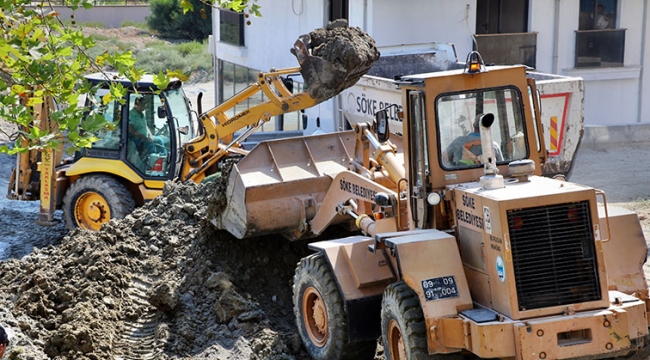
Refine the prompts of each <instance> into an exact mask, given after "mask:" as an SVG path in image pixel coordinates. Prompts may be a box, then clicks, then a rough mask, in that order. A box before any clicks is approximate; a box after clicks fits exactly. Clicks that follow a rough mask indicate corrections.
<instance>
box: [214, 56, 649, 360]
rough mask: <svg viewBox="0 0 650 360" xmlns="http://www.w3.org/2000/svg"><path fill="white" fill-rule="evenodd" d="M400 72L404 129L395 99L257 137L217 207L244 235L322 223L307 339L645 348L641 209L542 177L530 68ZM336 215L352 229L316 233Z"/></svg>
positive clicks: (470, 62)
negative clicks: (467, 124)
mask: <svg viewBox="0 0 650 360" xmlns="http://www.w3.org/2000/svg"><path fill="white" fill-rule="evenodd" d="M399 83H400V89H401V94H402V98H401V102H402V103H401V106H402V110H401V111H400V112H399V117H400V119H401V121H402V124H403V129H401V131H400V132H401V133H402V134H403V137H397V136H394V134H391V135H390V138H389V134H390V131H389V129H388V127H389V125H388V119H387V118H388V116H387V111H390V110H392V109H388V110H387V109H384V110H382V111H380V112H378V113H377V114H376V116H375V119H374V121H372V122H370V123H358V124H355V125H354V126H353V130H351V131H347V132H340V133H332V134H324V135H316V136H309V137H299V138H292V139H282V140H274V141H266V142H261V143H260V144H258V146H257V147H255V148H254V149H253V150H252V151H251V152H250V153H248V154H247V155H246V156H244V157H243V158H242V159H241V160H240V161H239V162H238V163H237V164H235V165H234V166H233V168H232V172H231V173H230V175H229V177H228V186H227V190H226V198H227V199H228V202H227V204H226V205H225V208H223V209H222V211H221V212H218V213H215V215H214V217H213V219H212V220H211V221H212V223H213V224H214V225H215V226H216V227H217V228H219V229H224V230H226V231H228V232H230V233H231V234H233V235H234V236H236V237H238V238H240V239H242V238H248V237H253V236H264V235H267V234H282V235H283V236H284V237H286V238H287V239H289V240H297V239H309V238H311V239H315V241H313V242H310V243H309V247H310V248H311V249H312V250H314V252H315V253H314V254H312V255H310V256H308V257H306V258H304V259H302V260H301V261H300V262H299V264H298V266H297V268H296V272H295V277H294V282H293V312H294V315H295V318H296V326H297V329H298V332H299V334H300V337H301V339H302V342H303V345H304V347H305V349H306V351H307V352H308V353H309V354H310V356H311V357H312V358H313V359H319V360H325V359H328V360H337V359H373V358H374V356H375V349H376V344H377V340H378V338H380V339H381V344H382V345H383V351H384V356H385V358H386V359H387V360H398V359H399V360H404V359H407V360H423V359H443V358H448V357H449V358H451V357H453V358H460V357H473V358H476V357H479V358H505V359H522V360H547V359H576V358H580V359H596V358H615V357H626V358H643V357H646V356H648V354H649V351H648V349H649V347H648V341H650V338H649V337H648V304H649V301H648V289H647V284H646V279H645V277H644V273H643V269H642V266H643V264H644V263H645V261H646V256H647V245H646V242H645V239H644V237H643V233H642V231H641V226H640V224H639V220H638V218H637V215H636V214H635V213H633V212H630V211H627V210H622V209H617V208H615V207H610V206H608V205H607V201H606V196H605V194H604V193H603V192H602V191H599V190H597V189H594V188H591V187H589V186H583V185H580V184H575V183H571V182H567V181H564V180H563V179H552V178H547V177H542V176H540V175H541V164H543V163H544V162H545V160H546V159H547V151H546V145H545V143H544V136H543V134H542V133H541V131H542V129H543V126H542V125H541V117H540V105H539V104H540V101H539V100H540V99H539V94H538V92H537V90H536V86H535V81H534V79H532V78H528V77H527V74H526V69H525V67H523V66H488V67H486V66H485V65H484V63H483V61H482V59H481V57H480V54H478V53H477V52H472V53H470V54H469V56H468V58H467V61H466V63H465V67H464V68H463V69H458V70H450V71H441V72H435V73H427V74H416V75H409V76H403V77H401V78H400V80H399ZM461 115H462V116H463V117H465V118H467V119H472V121H473V124H474V127H475V132H476V133H474V134H467V132H466V131H465V129H463V128H461V127H460V126H459V122H458V119H459V118H460V117H461ZM470 135H471V136H470ZM470 137H471V138H470ZM452 153H455V154H457V155H455V156H452ZM331 226H339V227H343V228H344V229H346V230H347V231H349V232H350V236H349V237H344V238H340V239H333V240H324V241H318V236H319V235H321V234H322V233H323V232H324V230H325V229H327V228H328V227H331Z"/></svg>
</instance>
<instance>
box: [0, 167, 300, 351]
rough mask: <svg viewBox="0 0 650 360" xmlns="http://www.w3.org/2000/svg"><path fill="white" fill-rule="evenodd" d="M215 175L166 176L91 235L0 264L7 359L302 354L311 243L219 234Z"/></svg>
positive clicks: (79, 234) (219, 185)
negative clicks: (168, 179) (298, 279)
mask: <svg viewBox="0 0 650 360" xmlns="http://www.w3.org/2000/svg"><path fill="white" fill-rule="evenodd" d="M222 179H223V178H217V179H216V180H215V181H214V182H213V183H207V184H200V185H196V184H193V183H188V184H171V183H169V184H167V186H166V188H165V193H164V194H163V195H162V196H159V197H157V198H155V199H154V200H153V201H151V202H150V203H149V204H147V205H146V206H144V207H142V208H138V209H136V210H135V211H134V212H133V213H132V214H131V215H129V216H127V217H126V218H125V219H123V220H112V221H111V222H109V223H108V224H106V225H104V226H103V227H102V229H101V230H100V231H98V232H88V231H83V230H76V231H74V232H72V233H70V234H69V235H68V236H66V237H65V238H64V239H63V241H62V243H61V244H60V245H59V246H50V247H47V248H45V249H41V250H36V251H34V252H33V253H32V254H30V255H28V256H26V257H24V258H23V259H21V260H15V259H14V260H10V261H7V262H3V263H0V323H4V324H7V325H9V326H10V327H12V328H13V329H14V330H15V331H16V339H15V340H14V341H13V343H12V345H11V347H10V350H9V351H8V353H7V355H6V358H8V359H35V360H36V359H47V358H54V357H56V358H59V359H181V358H182V359H193V358H197V359H198V358H201V359H205V358H209V359H307V358H309V356H308V355H307V354H306V353H305V352H304V350H303V349H302V345H301V341H300V338H299V336H298V335H297V333H296V330H295V324H294V319H293V314H292V303H291V284H292V276H293V273H294V269H295V266H296V263H297V262H298V261H299V259H300V258H302V257H304V256H306V255H307V254H309V253H310V252H309V251H308V250H307V246H306V243H305V242H289V241H287V240H285V239H283V238H280V237H272V236H267V237H264V238H254V239H246V240H238V239H236V238H234V237H232V236H231V235H229V234H228V233H225V232H222V231H217V230H214V229H213V228H212V226H211V225H210V224H209V223H207V222H206V220H205V219H206V211H207V204H208V203H210V204H213V205H214V204H217V205H218V204H223V203H225V201H224V199H221V197H220V196H219V195H216V194H223V188H224V187H225V181H222ZM206 199H208V200H207V201H206ZM217 210H218V209H217Z"/></svg>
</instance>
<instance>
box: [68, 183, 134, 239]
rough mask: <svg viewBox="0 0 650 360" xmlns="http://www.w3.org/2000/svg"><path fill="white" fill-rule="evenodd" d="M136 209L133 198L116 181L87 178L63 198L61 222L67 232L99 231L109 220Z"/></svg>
mask: <svg viewBox="0 0 650 360" xmlns="http://www.w3.org/2000/svg"><path fill="white" fill-rule="evenodd" d="M134 208H135V201H134V200H133V196H132V195H131V193H130V192H129V190H127V188H126V187H125V186H124V185H122V184H121V183H120V182H119V181H118V180H117V179H115V178H113V177H110V176H107V175H90V176H86V177H82V178H80V179H79V180H77V181H75V182H74V183H73V184H72V185H70V187H69V188H68V190H67V191H66V192H65V196H64V197H63V220H64V221H65V226H66V227H67V228H68V230H74V229H75V228H77V227H80V228H82V229H87V230H99V228H100V227H101V226H102V224H104V223H107V222H109V221H110V220H111V219H122V218H124V217H125V216H126V215H128V214H130V213H131V212H132V211H133V209H134Z"/></svg>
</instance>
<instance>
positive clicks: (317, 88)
mask: <svg viewBox="0 0 650 360" xmlns="http://www.w3.org/2000/svg"><path fill="white" fill-rule="evenodd" d="M309 37H310V38H311V55H306V54H304V53H301V51H300V50H299V49H296V47H294V49H292V52H293V53H294V54H296V57H297V58H298V62H299V63H300V65H301V70H300V73H301V74H302V76H303V78H304V80H305V88H306V89H307V91H308V92H309V95H311V97H313V98H315V99H317V100H318V101H319V102H321V101H325V100H327V99H329V98H331V97H333V96H335V95H337V94H338V93H340V92H341V91H343V90H345V89H347V88H349V87H350V86H352V85H354V84H355V83H356V82H357V81H359V79H360V78H361V77H362V76H363V75H364V74H365V73H367V72H368V70H370V67H371V66H372V64H373V63H374V62H375V61H376V60H377V59H378V58H379V55H380V54H379V50H377V46H376V45H375V40H374V39H373V38H372V37H370V35H368V34H366V33H365V32H364V31H363V30H361V29H360V28H358V27H349V26H348V23H347V21H346V20H344V19H339V20H336V21H333V22H330V23H329V24H328V26H327V27H326V28H319V29H316V30H314V31H312V32H311V33H309ZM299 41H300V40H299ZM304 41H305V40H303V43H304ZM298 47H300V44H298Z"/></svg>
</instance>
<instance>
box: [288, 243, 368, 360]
mask: <svg viewBox="0 0 650 360" xmlns="http://www.w3.org/2000/svg"><path fill="white" fill-rule="evenodd" d="M293 313H294V315H295V317H296V326H297V327H298V333H299V334H300V337H301V338H302V342H303V344H304V346H305V349H306V350H307V352H308V353H309V355H311V357H312V358H314V359H316V360H348V359H349V360H353V359H355V360H357V359H358V360H362V359H373V358H374V355H375V350H376V342H374V341H372V342H368V341H364V342H356V343H351V342H349V341H348V318H347V314H346V312H345V309H344V307H343V300H342V298H341V294H340V293H339V289H338V287H337V285H336V279H335V278H334V275H333V273H332V270H331V269H330V267H329V264H328V263H327V260H326V259H325V256H324V255H323V254H322V253H318V254H313V255H310V256H308V257H306V258H303V259H302V260H301V261H300V263H299V264H298V267H297V268H296V275H295V277H294V283H293Z"/></svg>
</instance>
